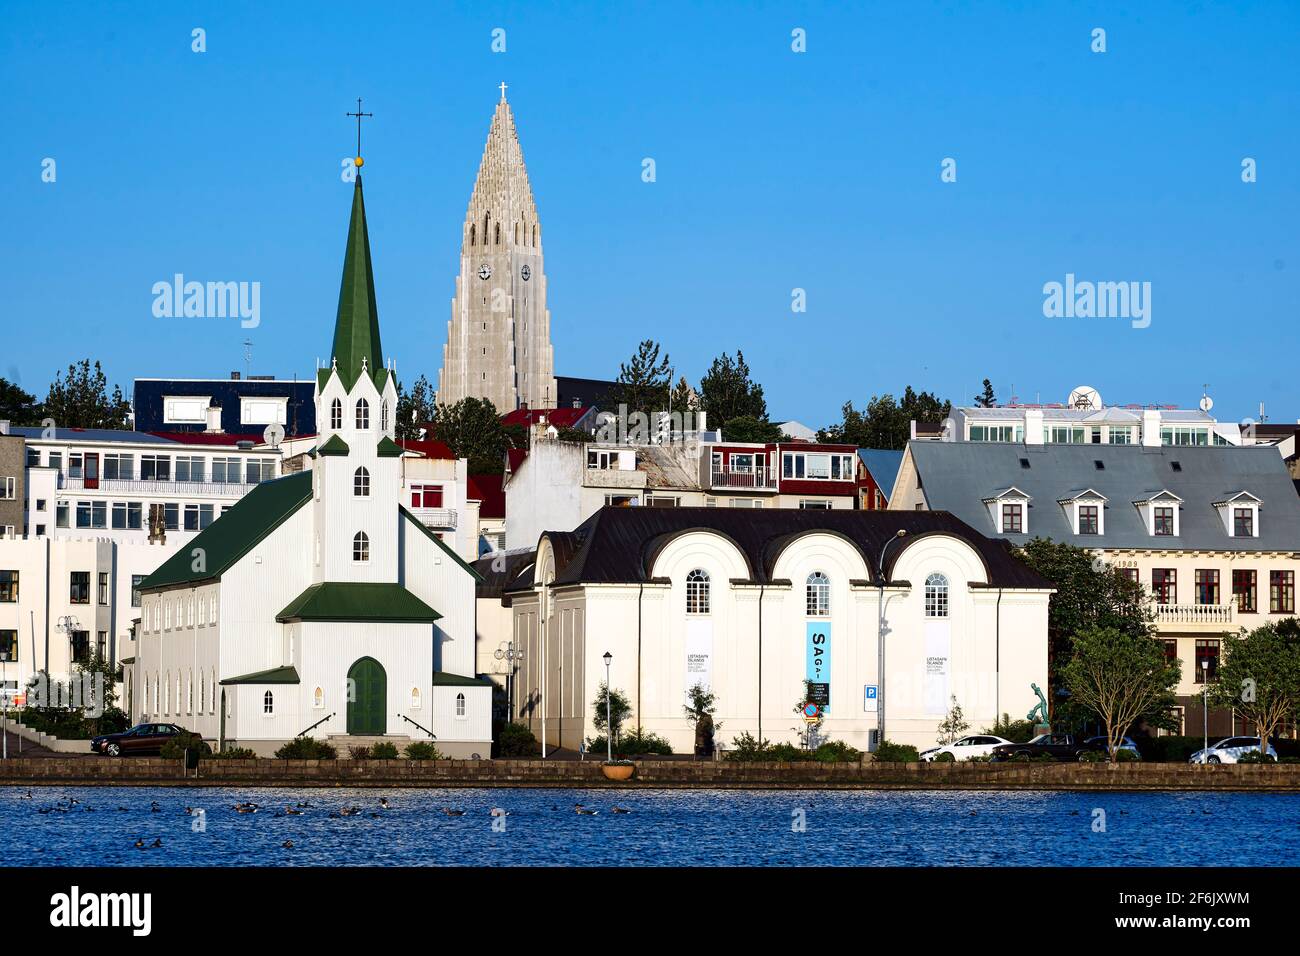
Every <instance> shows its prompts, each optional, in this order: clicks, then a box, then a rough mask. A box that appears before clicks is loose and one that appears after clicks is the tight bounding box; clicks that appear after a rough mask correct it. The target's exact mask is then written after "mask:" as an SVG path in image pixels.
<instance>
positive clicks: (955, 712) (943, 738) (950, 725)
mask: <svg viewBox="0 0 1300 956" xmlns="http://www.w3.org/2000/svg"><path fill="white" fill-rule="evenodd" d="M968 730H970V724H969V723H968V722H967V721H966V715H965V714H964V713H962V709H961V704H959V703H957V695H956V694H954V695H953V697H952V709H951V710H949V711H948V715H947V716H946V717H944V719H943V720H941V721H939V735H938V737H937V738H936V739H937V740H938V742H939V745H940V746H942V747H946V746H948V744H950V743H953V742H954V741H956V740H958V739H959V738H960V737H961V735H962V734H964V733H966V731H968Z"/></svg>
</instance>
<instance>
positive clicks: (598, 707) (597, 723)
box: [591, 681, 632, 748]
mask: <svg viewBox="0 0 1300 956" xmlns="http://www.w3.org/2000/svg"><path fill="white" fill-rule="evenodd" d="M591 710H592V718H591V722H592V725H593V726H594V727H595V728H596V730H598V731H600V732H601V733H602V734H608V733H611V725H612V733H613V741H614V746H615V747H616V748H617V747H618V738H619V736H620V734H621V732H622V730H623V724H624V723H625V722H626V721H627V718H628V715H629V714H631V713H632V705H631V704H629V703H628V700H627V697H626V696H625V695H624V694H623V692H622V691H621V690H618V689H617V688H613V689H611V690H610V692H609V720H608V721H607V720H606V719H605V682H604V681H601V682H600V687H598V688H596V698H595V700H593V701H592V702H591Z"/></svg>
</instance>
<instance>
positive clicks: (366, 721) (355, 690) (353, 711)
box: [348, 657, 388, 734]
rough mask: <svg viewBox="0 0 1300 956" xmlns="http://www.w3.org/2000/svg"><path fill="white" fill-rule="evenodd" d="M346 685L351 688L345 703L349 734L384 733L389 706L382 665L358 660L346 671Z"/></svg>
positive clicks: (385, 676) (386, 678)
mask: <svg viewBox="0 0 1300 956" xmlns="http://www.w3.org/2000/svg"><path fill="white" fill-rule="evenodd" d="M348 683H349V686H350V687H351V689H352V695H351V698H350V699H349V700H348V733H349V734H384V733H387V729H388V722H387V721H386V720H385V719H384V713H385V710H386V709H387V704H388V677H387V675H385V674H384V668H383V665H381V664H380V663H379V661H377V660H375V659H374V658H373V657H363V658H361V659H360V660H358V661H357V662H356V663H355V664H353V665H352V667H351V668H349V669H348Z"/></svg>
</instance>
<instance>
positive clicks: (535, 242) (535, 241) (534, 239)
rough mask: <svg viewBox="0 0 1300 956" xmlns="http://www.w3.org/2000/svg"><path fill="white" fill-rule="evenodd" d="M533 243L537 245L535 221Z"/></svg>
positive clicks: (534, 224)
mask: <svg viewBox="0 0 1300 956" xmlns="http://www.w3.org/2000/svg"><path fill="white" fill-rule="evenodd" d="M533 245H537V223H533Z"/></svg>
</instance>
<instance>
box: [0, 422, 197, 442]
mask: <svg viewBox="0 0 1300 956" xmlns="http://www.w3.org/2000/svg"><path fill="white" fill-rule="evenodd" d="M9 433H10V434H11V435H22V436H23V437H24V438H37V439H45V440H46V441H48V440H49V438H50V437H52V438H53V439H54V440H55V441H93V442H119V441H120V442H139V443H141V444H146V445H178V444H180V442H175V441H172V440H171V439H170V438H160V437H159V436H157V435H150V434H149V433H148V432H133V431H128V430H126V429H116V428H56V429H54V434H53V436H46V435H45V429H44V428H41V427H39V426H31V427H27V426H24V427H20V428H10V429H9Z"/></svg>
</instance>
